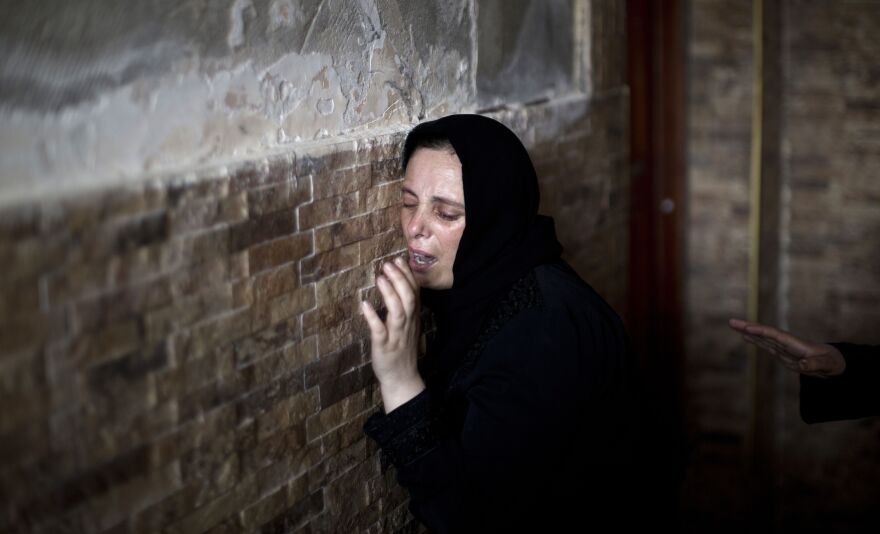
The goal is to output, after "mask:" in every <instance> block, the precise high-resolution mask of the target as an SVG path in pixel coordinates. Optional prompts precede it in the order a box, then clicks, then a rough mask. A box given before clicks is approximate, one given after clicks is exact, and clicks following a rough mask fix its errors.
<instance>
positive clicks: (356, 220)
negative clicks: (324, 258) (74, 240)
mask: <svg viewBox="0 0 880 534" xmlns="http://www.w3.org/2000/svg"><path fill="white" fill-rule="evenodd" d="M373 220H374V218H373V216H372V215H371V214H367V215H360V216H357V217H353V218H351V219H346V220H344V221H340V222H336V223H333V224H331V225H328V226H322V227H321V228H316V229H315V231H314V232H315V252H326V251H328V250H330V249H333V248H337V247H341V246H345V245H349V244H351V243H354V242H356V241H360V240H362V239H367V238H369V237H371V236H373V235H374V228H375V226H374V222H373Z"/></svg>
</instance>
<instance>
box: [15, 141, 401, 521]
mask: <svg viewBox="0 0 880 534" xmlns="http://www.w3.org/2000/svg"><path fill="white" fill-rule="evenodd" d="M401 139H402V135H401V134H399V133H393V134H389V135H385V136H381V137H375V138H372V139H369V140H363V139H361V140H359V142H357V143H356V142H353V141H352V142H342V143H334V144H329V145H324V146H321V147H318V149H315V150H311V151H309V152H303V153H302V154H297V155H294V154H292V153H291V154H279V155H276V156H271V157H269V158H266V159H262V158H261V159H259V160H255V161H246V162H242V163H239V164H235V165H231V166H228V167H218V168H213V169H207V170H205V171H203V172H199V173H194V174H190V175H185V176H169V177H166V178H161V179H158V180H155V181H152V182H149V183H147V184H144V185H143V186H139V187H136V188H126V189H117V190H106V191H100V192H95V193H90V194H83V195H80V196H77V197H76V198H64V199H60V200H57V201H52V202H46V203H39V202H38V203H35V204H33V205H31V206H27V207H20V208H16V209H13V210H6V211H4V212H3V214H2V221H3V223H2V225H0V228H2V233H3V241H2V255H3V264H4V265H5V266H6V268H5V274H4V276H3V282H2V283H3V295H4V298H3V301H2V302H3V308H2V312H3V314H2V320H0V323H2V340H3V341H2V360H0V363H2V369H3V373H2V376H3V400H4V406H7V407H12V409H11V410H7V411H5V413H4V416H3V418H2V423H3V427H2V429H0V432H2V443H3V455H2V471H0V472H2V488H3V494H4V497H3V502H4V506H3V510H2V516H0V525H2V526H0V529H2V530H4V531H10V530H13V531H14V530H31V529H32V530H33V531H36V532H59V531H69V532H100V531H113V532H117V531H119V532H153V531H159V530H162V531H165V532H201V531H212V532H214V531H239V530H247V531H250V530H255V529H257V528H259V529H260V530H263V531H269V532H285V531H290V530H293V529H295V528H296V527H298V526H299V525H305V530H306V531H308V530H316V531H330V530H337V531H348V530H350V528H351V527H353V526H355V525H356V526H360V527H363V528H366V527H370V526H371V525H372V526H373V528H376V529H382V530H394V529H395V527H399V526H401V525H402V524H403V523H405V522H406V521H407V515H406V510H405V508H404V506H405V502H404V501H405V496H404V495H403V494H402V493H401V491H400V490H399V489H397V488H396V485H395V484H394V483H392V481H391V480H392V479H391V478H390V474H385V475H383V474H382V473H380V471H379V466H378V462H377V461H376V458H375V454H374V452H375V451H374V450H373V449H372V448H371V445H370V444H369V443H368V442H367V440H366V439H365V437H364V436H363V433H362V430H361V426H362V424H363V421H364V419H365V417H366V416H367V415H368V414H369V413H370V412H371V411H372V410H373V409H374V408H375V407H376V404H377V398H376V397H374V390H373V386H372V373H371V371H370V369H369V362H368V358H367V353H366V352H365V344H364V327H363V325H362V324H361V323H360V322H359V321H358V320H357V319H356V318H355V317H356V315H355V310H356V309H357V308H356V306H357V301H358V299H360V298H361V297H363V296H364V295H365V293H367V292H369V291H370V289H369V288H370V287H371V285H372V274H371V272H370V270H371V269H372V268H373V264H374V263H375V262H376V261H378V259H379V258H381V257H384V256H387V255H389V254H391V253H393V252H394V251H396V250H399V249H400V248H401V242H400V239H399V237H398V233H397V231H396V228H395V219H396V210H395V208H394V207H392V205H393V204H394V203H395V202H396V200H397V195H395V194H394V193H393V192H392V191H393V188H394V186H395V184H394V183H393V182H394V181H396V180H397V179H398V176H399V173H398V172H397V169H396V158H397V152H398V148H399V147H398V145H399V142H400V140H401Z"/></svg>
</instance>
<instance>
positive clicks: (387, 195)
mask: <svg viewBox="0 0 880 534" xmlns="http://www.w3.org/2000/svg"><path fill="white" fill-rule="evenodd" d="M400 187H401V185H400V184H399V183H397V182H394V183H387V184H382V185H379V186H376V187H371V188H370V189H368V190H367V206H366V208H367V211H370V212H372V211H376V210H379V209H382V208H390V207H397V208H399V207H400V205H401V204H402V203H403V201H402V200H401V193H400Z"/></svg>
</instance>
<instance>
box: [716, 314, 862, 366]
mask: <svg viewBox="0 0 880 534" xmlns="http://www.w3.org/2000/svg"><path fill="white" fill-rule="evenodd" d="M730 327H731V328H733V329H734V330H736V331H737V332H739V333H740V334H742V336H743V339H745V340H746V341H748V342H749V343H752V344H753V345H756V346H757V347H760V348H762V349H764V350H766V351H767V352H769V353H770V354H772V355H773V356H775V357H776V359H777V360H779V361H780V362H781V363H782V364H783V365H784V366H785V367H787V368H788V369H791V370H792V371H795V372H798V373H802V374H805V375H810V376H819V377H828V376H834V375H839V374H841V373H842V372H843V371H844V369H845V367H846V362H845V360H844V359H843V355H842V354H840V351H838V350H837V349H836V348H834V347H833V346H831V345H828V344H826V343H812V342H809V341H805V340H802V339H800V338H798V337H795V336H794V335H792V334H790V333H789V332H786V331H784V330H779V329H777V328H773V327H772V326H766V325H762V324H759V323H750V322H747V321H742V320H738V319H731V320H730Z"/></svg>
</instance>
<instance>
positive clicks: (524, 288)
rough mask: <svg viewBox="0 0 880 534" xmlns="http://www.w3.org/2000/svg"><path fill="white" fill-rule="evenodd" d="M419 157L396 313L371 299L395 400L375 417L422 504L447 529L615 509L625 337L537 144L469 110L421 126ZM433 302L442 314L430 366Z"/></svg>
mask: <svg viewBox="0 0 880 534" xmlns="http://www.w3.org/2000/svg"><path fill="white" fill-rule="evenodd" d="M402 160H403V167H404V169H405V179H404V182H403V188H402V189H403V206H402V208H401V217H400V218H401V226H402V229H403V233H404V235H405V237H406V241H407V245H408V253H409V254H408V255H409V261H408V263H405V262H403V261H402V260H397V261H396V262H394V263H386V264H385V265H384V266H383V273H382V275H380V276H377V281H376V286H377V288H378V290H379V292H380V294H381V296H382V299H383V300H384V303H385V306H386V308H387V311H388V315H387V318H386V319H385V321H384V322H383V321H382V320H381V319H380V318H379V316H378V314H377V313H376V311H375V310H374V309H373V308H372V307H371V306H370V305H369V304H368V303H366V302H364V303H363V304H362V306H363V309H362V310H363V314H364V317H365V319H366V321H367V323H368V324H369V327H370V335H371V348H372V362H373V370H374V373H375V374H376V377H377V379H378V382H379V385H380V388H381V393H382V401H383V405H384V406H383V407H384V413H377V414H375V415H374V416H372V417H371V418H370V419H369V420H368V421H367V423H366V424H365V426H364V430H365V432H366V433H367V434H368V435H369V436H370V437H371V438H373V439H374V440H376V441H377V442H378V444H379V446H380V447H381V449H382V452H383V456H384V457H385V458H388V459H390V461H391V462H393V463H394V464H395V466H396V467H397V473H398V480H399V482H400V483H401V485H402V486H404V487H405V488H406V489H407V490H408V491H409V494H410V497H411V500H410V509H411V510H412V512H413V514H414V515H415V516H416V517H417V518H418V519H419V520H421V521H422V522H423V523H424V524H425V525H426V526H427V527H428V528H429V529H430V530H431V531H434V532H471V531H478V532H493V531H509V530H511V529H516V530H517V531H519V530H521V529H523V528H530V527H531V528H540V529H542V531H553V530H552V529H554V528H557V527H558V528H562V526H563V525H564V526H565V528H570V527H571V526H572V523H571V521H576V523H574V525H575V526H577V525H590V524H594V521H596V520H598V519H600V518H601V516H609V515H610V516H615V515H616V513H615V511H616V510H618V509H619V508H620V507H621V505H622V504H623V503H624V502H625V501H624V498H623V495H624V494H625V493H626V491H627V488H626V484H627V481H628V470H627V466H628V465H629V461H630V455H631V452H630V451H631V447H632V441H633V437H632V432H631V427H632V424H633V420H634V419H633V417H632V403H631V399H630V393H629V376H628V375H629V373H628V370H627V358H626V342H625V334H624V330H623V327H622V325H621V322H620V320H619V318H618V317H617V315H616V314H615V313H614V311H613V310H612V309H611V308H610V307H609V306H608V305H607V304H606V303H605V302H604V301H603V300H602V299H601V298H600V297H599V296H598V295H597V294H596V293H595V292H594V291H593V290H592V289H591V288H590V287H589V286H588V285H587V284H586V283H585V282H583V281H582V280H581V279H580V278H579V277H578V276H577V274H575V272H574V271H573V270H572V269H571V268H569V267H568V266H567V265H566V264H565V263H564V262H563V261H562V260H561V259H560V254H561V252H562V247H561V246H560V245H559V242H558V241H557V239H556V235H555V231H554V227H553V220H552V219H550V218H548V217H544V216H541V215H538V214H537V210H538V203H539V195H538V182H537V177H536V175H535V171H534V168H533V167H532V163H531V160H530V159H529V156H528V153H527V152H526V150H525V148H524V147H523V145H522V144H521V143H520V141H519V139H517V137H516V136H515V135H514V134H513V132H511V131H510V130H508V129H507V128H506V127H505V126H503V125H502V124H501V123H499V122H497V121H494V120H492V119H489V118H486V117H482V116H478V115H454V116H449V117H444V118H442V119H439V120H436V121H432V122H427V123H423V124H420V125H418V126H416V127H415V128H414V129H413V130H412V131H411V132H410V134H409V135H408V136H407V139H406V143H405V145H404V150H403V158H402ZM420 303H424V304H425V305H426V306H427V307H428V308H429V309H430V310H431V311H432V312H433V314H434V318H435V322H436V326H437V329H436V336H435V338H434V339H432V340H430V341H429V346H428V354H427V356H426V358H425V359H424V361H423V362H420V363H417V356H416V354H417V347H418V341H419V315H420ZM622 518H623V516H616V517H615V519H618V520H619V519H622ZM548 529H550V530H548Z"/></svg>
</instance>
